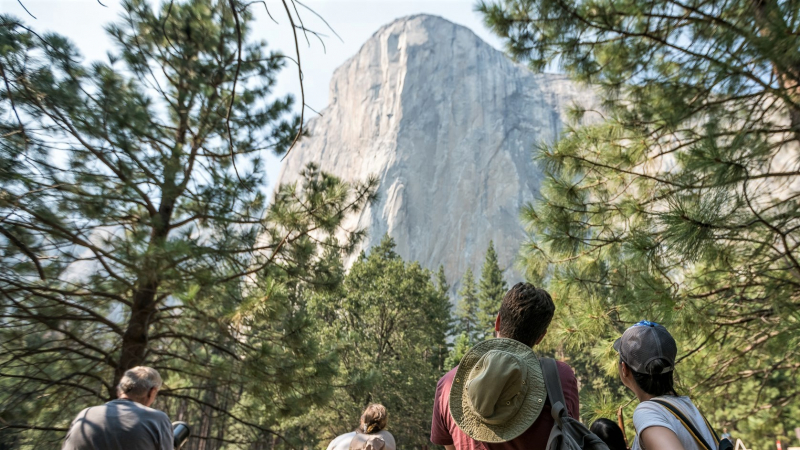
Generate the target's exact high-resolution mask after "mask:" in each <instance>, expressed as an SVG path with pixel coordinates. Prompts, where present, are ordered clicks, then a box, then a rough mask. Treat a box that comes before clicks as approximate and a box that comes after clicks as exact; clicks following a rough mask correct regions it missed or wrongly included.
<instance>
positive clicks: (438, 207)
mask: <svg viewBox="0 0 800 450" xmlns="http://www.w3.org/2000/svg"><path fill="white" fill-rule="evenodd" d="M592 101H594V100H593V96H592V95H591V92H590V91H588V90H586V89H581V88H579V87H577V86H576V85H575V84H573V83H572V82H570V81H569V80H568V79H567V78H566V77H565V76H563V75H549V74H534V73H531V72H530V71H529V70H528V69H526V68H525V67H524V66H521V65H519V64H515V63H514V62H512V61H510V60H509V59H508V58H507V57H506V56H505V55H504V54H503V53H501V52H499V51H497V50H495V49H494V48H492V47H491V46H490V45H489V44H487V43H485V42H484V41H482V40H481V39H480V38H479V37H478V36H476V35H475V34H474V33H473V32H472V31H470V30H469V29H467V28H465V27H462V26H459V25H456V24H454V23H451V22H449V21H447V20H445V19H442V18H440V17H436V16H429V15H416V16H410V17H405V18H402V19H398V20H396V21H394V22H392V23H390V24H389V25H386V26H384V27H382V28H381V29H380V30H378V31H377V32H376V33H375V34H374V35H373V36H372V37H371V38H370V39H369V40H368V41H367V42H366V43H365V44H364V45H363V46H362V47H361V49H360V50H359V52H358V53H357V54H356V55H355V56H353V57H352V58H350V59H349V60H348V61H347V62H345V63H344V64H343V65H342V66H341V67H339V68H338V69H337V70H336V71H335V73H334V75H333V79H332V80H331V84H330V104H329V106H328V107H327V108H326V109H325V110H324V111H323V112H322V116H321V117H317V118H314V119H313V120H311V121H310V122H309V124H308V130H309V132H310V134H311V136H310V137H308V138H305V139H303V140H302V141H301V142H300V143H298V145H297V146H296V147H295V148H294V149H293V150H292V152H291V153H290V154H289V156H288V157H287V158H286V160H285V161H284V165H283V167H282V170H281V175H280V177H279V179H278V183H279V184H280V183H287V182H293V181H295V180H296V179H297V177H298V174H299V172H300V170H301V169H302V168H303V167H304V166H305V165H306V164H307V163H309V162H315V163H317V164H318V165H319V166H320V168H321V169H322V170H324V171H326V172H330V173H332V174H334V175H337V176H339V177H341V178H343V179H346V180H356V179H364V178H365V177H367V176H368V175H373V174H374V175H377V176H378V177H379V179H380V183H381V184H380V188H379V195H380V198H379V201H378V202H376V203H375V204H374V205H372V207H370V208H367V209H365V210H364V211H363V212H362V213H361V215H360V216H359V217H353V218H351V219H350V220H351V222H350V225H352V226H353V227H356V226H359V227H366V228H367V229H368V230H369V236H368V238H367V239H366V240H365V242H364V243H363V247H364V248H368V247H371V246H372V245H374V244H377V243H378V242H379V241H380V239H381V237H382V236H383V235H384V234H385V233H387V232H388V233H389V235H391V236H392V237H393V238H394V239H395V241H396V242H397V251H398V253H399V254H400V255H402V256H403V257H404V258H406V259H409V260H417V261H419V262H420V263H421V264H422V265H423V266H424V267H428V268H430V269H432V270H436V269H437V268H438V266H439V265H440V264H442V265H444V268H445V274H446V276H447V279H448V281H449V282H450V284H451V285H453V291H455V289H456V288H457V287H458V285H459V284H460V283H459V282H460V277H461V276H462V274H463V273H464V271H465V270H466V268H467V267H472V269H473V270H475V271H476V274H478V275H479V274H480V267H481V264H482V261H483V257H484V254H485V252H486V249H487V247H488V245H489V241H490V240H493V241H494V245H495V248H496V250H497V253H498V257H499V262H500V265H501V268H503V269H504V271H505V276H506V279H507V281H508V282H509V283H512V284H513V283H515V282H516V281H519V279H520V275H519V273H518V272H516V271H515V270H514V262H515V259H516V255H517V252H518V250H519V247H520V244H521V243H522V242H523V240H524V238H525V232H524V229H523V227H522V224H521V222H520V219H519V212H520V208H521V207H522V206H523V205H524V204H526V203H527V202H530V201H532V200H533V199H534V196H535V195H536V193H537V192H538V188H539V183H540V180H541V178H542V175H541V171H540V170H539V169H537V167H536V165H535V164H534V162H533V159H532V155H533V150H534V148H535V146H536V145H537V144H539V143H541V142H543V141H544V142H552V141H553V140H554V139H555V138H556V137H557V135H558V133H559V131H560V130H561V128H562V126H563V123H564V116H565V111H566V110H567V109H568V108H569V107H570V106H571V105H572V104H573V103H574V102H580V103H586V102H592Z"/></svg>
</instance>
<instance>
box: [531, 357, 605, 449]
mask: <svg viewBox="0 0 800 450" xmlns="http://www.w3.org/2000/svg"><path fill="white" fill-rule="evenodd" d="M540 362H541V364H542V373H543V375H544V385H545V387H546V388H547V397H548V398H549V399H550V413H551V414H552V415H553V420H555V423H554V424H553V429H552V431H550V437H549V438H548V439H547V447H545V450H609V448H608V445H606V443H605V442H603V440H602V439H600V437H598V436H597V435H596V434H594V433H592V432H591V431H589V429H588V428H586V426H585V425H584V424H582V423H581V422H580V421H578V420H577V419H573V418H572V417H570V416H569V412H568V411H567V407H566V401H565V400H564V391H563V390H562V389H561V377H560V376H559V375H558V366H557V365H556V361H555V360H554V359H552V358H541V359H540Z"/></svg>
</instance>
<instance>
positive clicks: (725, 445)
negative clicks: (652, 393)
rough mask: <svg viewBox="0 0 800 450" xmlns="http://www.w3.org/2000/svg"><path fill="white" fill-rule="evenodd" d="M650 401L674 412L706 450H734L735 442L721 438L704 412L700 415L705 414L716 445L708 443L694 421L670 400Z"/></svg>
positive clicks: (704, 419)
mask: <svg viewBox="0 0 800 450" xmlns="http://www.w3.org/2000/svg"><path fill="white" fill-rule="evenodd" d="M650 401H651V402H656V403H658V404H659V405H661V406H663V407H664V408H666V409H667V411H669V412H670V413H672V415H673V416H675V418H677V419H678V420H679V421H680V422H681V423H682V424H683V426H684V427H686V429H687V430H688V431H689V433H690V434H691V435H692V437H694V439H695V440H696V441H697V443H698V444H700V448H702V449H705V450H733V443H732V442H731V441H730V440H728V439H726V438H723V439H720V438H719V436H717V432H716V431H714V428H713V427H712V426H711V424H710V423H708V419H706V417H705V416H703V413H700V415H701V416H703V421H704V422H705V423H706V426H707V427H708V429H709V430H710V431H711V436H713V437H714V444H716V445H714V446H713V447H712V446H710V445H708V443H707V442H706V441H705V439H703V438H702V437H701V436H700V432H699V431H697V428H695V427H694V424H692V421H691V420H689V419H688V418H687V417H686V416H684V415H683V413H682V412H680V411H679V410H678V408H676V407H675V406H674V405H672V404H671V403H670V402H668V401H666V400H658V399H655V398H652V399H650Z"/></svg>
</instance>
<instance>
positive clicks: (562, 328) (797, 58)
mask: <svg viewBox="0 0 800 450" xmlns="http://www.w3.org/2000/svg"><path fill="white" fill-rule="evenodd" d="M479 9H480V10H481V11H482V12H483V13H484V14H485V18H486V21H487V23H488V24H489V25H490V26H491V27H492V28H493V29H494V30H495V32H497V33H498V34H499V35H500V36H502V37H503V38H505V39H506V43H507V48H509V50H510V53H511V54H512V55H513V56H514V57H515V58H517V59H519V60H524V61H527V62H529V63H530V64H531V66H532V67H533V68H534V69H542V68H544V67H546V66H548V65H558V66H560V67H562V68H563V69H565V70H566V72H567V73H568V74H569V75H571V76H572V77H573V78H574V79H576V80H579V81H586V82H590V83H592V85H593V86H594V87H595V91H596V92H597V93H598V95H599V96H600V99H601V101H602V111H600V112H601V114H593V113H589V114H590V115H591V116H592V117H593V118H592V120H591V121H587V123H586V126H584V127H581V128H569V129H567V130H566V133H565V135H564V136H563V137H562V139H561V140H560V141H559V142H557V143H555V144H554V145H549V146H544V147H543V148H542V149H541V151H539V152H538V156H537V157H538V159H539V161H540V162H541V164H542V165H543V167H544V168H545V173H547V174H548V175H547V176H546V177H545V180H544V182H543V185H542V188H541V201H538V202H536V203H535V204H533V205H532V206H531V207H528V208H526V209H525V210H524V211H523V216H524V218H525V222H526V225H528V227H529V229H530V231H531V236H532V240H531V242H529V243H528V244H526V245H525V247H524V248H525V249H526V255H525V258H526V265H527V268H528V271H529V274H528V275H529V277H531V278H535V279H540V280H544V281H547V282H548V288H549V290H550V291H551V292H552V293H553V294H554V299H555V301H556V302H557V315H558V317H557V318H556V320H554V322H553V323H554V325H555V327H553V328H554V329H553V330H551V333H550V340H551V341H552V342H558V343H559V344H560V345H564V346H565V348H566V349H567V350H568V351H569V352H571V353H572V354H573V355H576V357H580V358H583V361H584V362H585V364H587V369H590V370H587V372H588V373H590V374H591V373H598V372H605V373H606V374H607V377H606V378H605V379H602V378H594V379H592V383H591V385H590V388H589V389H586V390H585V391H586V392H585V393H590V392H594V394H595V395H593V397H594V398H595V399H597V401H594V400H593V402H594V403H595V404H601V403H605V404H606V406H608V408H607V411H608V412H610V410H613V409H614V407H615V406H617V405H619V404H622V403H624V402H627V400H624V401H623V400H622V399H620V398H619V397H616V398H615V399H614V400H603V401H601V400H600V399H601V398H602V397H603V396H604V395H605V393H607V392H614V391H616V387H617V386H619V384H618V380H617V379H616V374H615V368H616V359H615V357H614V352H613V350H612V347H611V343H612V342H613V340H614V339H615V338H616V337H618V336H619V335H620V334H621V333H622V331H623V330H624V329H625V328H626V327H627V326H628V325H629V324H631V323H633V322H636V321H638V320H641V319H644V318H647V319H651V320H655V321H658V322H663V323H665V324H666V325H667V327H668V328H669V329H670V330H671V331H672V333H673V334H674V335H675V337H676V340H677V342H678V344H679V349H680V351H679V358H680V362H679V364H678V367H677V370H678V373H679V374H680V380H681V383H682V385H683V389H684V392H687V393H691V394H692V396H693V398H694V399H696V400H697V401H698V402H699V404H700V408H701V409H702V410H704V411H706V412H707V413H708V414H709V415H710V416H711V417H709V419H710V420H711V422H712V423H714V424H716V425H717V426H718V427H719V428H722V427H727V428H729V429H730V430H731V431H732V432H733V433H734V434H735V435H738V436H740V437H742V438H743V439H744V440H745V442H748V444H749V445H752V446H754V447H767V446H769V445H771V442H769V441H770V440H771V439H773V437H774V436H778V437H780V436H785V434H786V432H787V430H790V429H791V428H793V427H794V426H795V425H793V423H792V421H793V420H794V419H793V418H794V417H796V415H797V414H798V413H800V407H798V406H797V405H798V402H797V399H798V397H800V378H798V377H799V375H798V372H797V370H796V368H797V367H798V364H799V363H798V361H800V350H798V346H797V344H798V343H800V327H798V325H797V324H798V321H800V317H798V315H797V314H796V311H798V306H800V254H798V246H797V244H796V243H797V242H800V200H798V199H800V189H799V188H798V185H799V184H798V180H800V160H798V158H797V154H798V148H800V89H798V86H800V40H799V39H798V37H797V36H798V34H797V33H798V18H799V15H800V9H799V8H798V4H797V2H794V1H780V0H767V1H750V0H737V1H731V2H704V1H700V0H690V1H686V2H675V1H672V0H655V1H644V0H623V1H618V0H566V1H547V0H497V1H486V2H481V3H480V5H479ZM574 112H575V116H574V117H575V118H581V117H584V115H585V114H587V112H586V111H584V110H581V109H580V108H577V109H576V110H575V111H574ZM587 117H588V116H587ZM756 385H758V387H756ZM623 392H624V391H623ZM615 395H619V393H615ZM625 395H628V394H627V393H626V394H625ZM615 403H616V404H615Z"/></svg>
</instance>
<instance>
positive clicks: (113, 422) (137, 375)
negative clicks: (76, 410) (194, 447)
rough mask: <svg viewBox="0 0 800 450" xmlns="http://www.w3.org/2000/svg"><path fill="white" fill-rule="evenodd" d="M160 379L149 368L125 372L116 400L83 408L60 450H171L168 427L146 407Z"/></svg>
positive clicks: (163, 416)
mask: <svg viewBox="0 0 800 450" xmlns="http://www.w3.org/2000/svg"><path fill="white" fill-rule="evenodd" d="M160 388H161V376H160V375H159V374H158V372H157V371H156V370H155V369H153V368H150V367H143V366H139V367H134V368H133V369H130V370H128V371H127V372H125V375H124V376H123V377H122V380H120V382H119V386H117V396H118V398H117V399H116V400H112V401H110V402H108V403H106V404H105V405H100V406H92V407H91V408H86V409H84V410H83V411H81V412H80V414H78V417H76V418H75V420H73V421H72V426H70V429H69V432H68V433H67V437H66V439H64V445H63V446H62V447H61V449H62V450H89V449H105V450H123V449H125V450H173V444H172V441H173V437H172V424H171V423H170V421H169V418H168V417H167V415H166V414H164V413H163V412H161V411H157V410H155V409H152V408H150V405H152V404H153V402H155V401H156V395H157V394H158V390H159V389H160Z"/></svg>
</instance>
